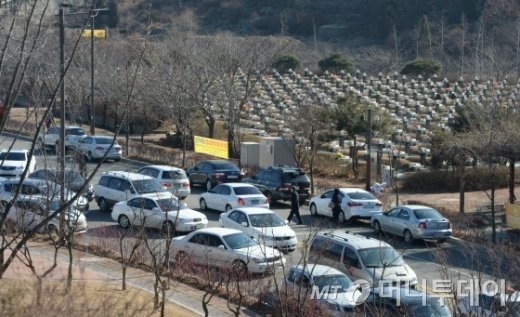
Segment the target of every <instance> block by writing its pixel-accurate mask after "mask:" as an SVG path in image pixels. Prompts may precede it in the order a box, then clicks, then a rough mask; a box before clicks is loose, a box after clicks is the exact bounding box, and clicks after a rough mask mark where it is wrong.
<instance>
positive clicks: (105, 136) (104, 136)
mask: <svg viewBox="0 0 520 317" xmlns="http://www.w3.org/2000/svg"><path fill="white" fill-rule="evenodd" d="M89 136H90V137H92V138H94V139H111V140H112V139H113V138H114V137H113V136H111V135H89ZM116 141H117V140H116Z"/></svg>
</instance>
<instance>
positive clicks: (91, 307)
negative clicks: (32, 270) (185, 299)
mask: <svg viewBox="0 0 520 317" xmlns="http://www.w3.org/2000/svg"><path fill="white" fill-rule="evenodd" d="M20 281H21V280H9V279H2V283H0V316H16V317H25V316H27V317H32V316H35V315H38V316H46V317H53V316H56V317H57V316H74V317H87V316H96V317H103V316H107V317H108V316H110V317H119V316H120V317H133V316H136V317H140V316H159V315H160V314H159V312H158V311H153V296H152V295H151V294H149V293H148V292H145V291H141V290H139V289H135V288H129V289H128V290H126V291H121V290H120V285H116V284H97V283H79V282H74V283H73V286H72V289H71V291H70V292H69V293H67V294H65V282H64V281H63V282H62V281H45V282H44V284H43V291H42V299H41V304H40V305H37V304H36V283H35V282H34V281H28V280H24V282H23V283H21V282H20ZM194 315H195V314H194V313H192V312H190V311H188V310H186V309H184V308H182V307H180V306H177V305H175V304H173V303H169V302H168V303H166V309H165V316H175V317H188V316H194Z"/></svg>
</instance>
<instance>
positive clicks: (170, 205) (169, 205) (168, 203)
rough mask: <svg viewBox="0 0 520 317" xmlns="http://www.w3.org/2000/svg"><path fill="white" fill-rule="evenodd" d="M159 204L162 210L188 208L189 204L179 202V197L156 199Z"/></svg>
mask: <svg viewBox="0 0 520 317" xmlns="http://www.w3.org/2000/svg"><path fill="white" fill-rule="evenodd" d="M156 202H157V205H159V207H160V208H161V210H162V211H164V212H166V211H175V210H180V209H186V208H188V206H187V205H186V204H185V203H179V201H178V200H177V199H169V198H168V199H158V200H156Z"/></svg>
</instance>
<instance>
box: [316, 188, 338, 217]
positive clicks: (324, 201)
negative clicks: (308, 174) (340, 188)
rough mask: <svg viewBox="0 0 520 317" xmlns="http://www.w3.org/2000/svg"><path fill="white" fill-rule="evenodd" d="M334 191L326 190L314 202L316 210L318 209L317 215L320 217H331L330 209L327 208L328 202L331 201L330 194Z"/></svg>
mask: <svg viewBox="0 0 520 317" xmlns="http://www.w3.org/2000/svg"><path fill="white" fill-rule="evenodd" d="M333 193H334V190H328V191H326V192H324V193H323V194H321V196H320V198H319V199H317V201H316V208H317V209H318V213H319V214H320V215H324V216H327V217H332V208H330V207H329V204H330V201H331V199H332V194H333Z"/></svg>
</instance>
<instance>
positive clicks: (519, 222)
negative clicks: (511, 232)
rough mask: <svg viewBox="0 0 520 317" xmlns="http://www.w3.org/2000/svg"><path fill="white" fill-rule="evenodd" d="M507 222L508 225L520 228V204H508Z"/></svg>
mask: <svg viewBox="0 0 520 317" xmlns="http://www.w3.org/2000/svg"><path fill="white" fill-rule="evenodd" d="M506 224H507V226H508V227H511V228H516V229H520V205H519V204H510V203H507V204H506Z"/></svg>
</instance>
